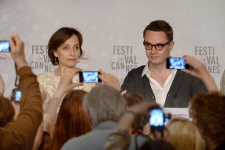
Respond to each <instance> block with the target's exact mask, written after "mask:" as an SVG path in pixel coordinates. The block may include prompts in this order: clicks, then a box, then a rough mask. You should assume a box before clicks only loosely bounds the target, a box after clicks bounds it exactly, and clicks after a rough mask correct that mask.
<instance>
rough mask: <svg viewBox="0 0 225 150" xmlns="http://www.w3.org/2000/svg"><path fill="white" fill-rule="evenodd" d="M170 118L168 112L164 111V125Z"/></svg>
mask: <svg viewBox="0 0 225 150" xmlns="http://www.w3.org/2000/svg"><path fill="white" fill-rule="evenodd" d="M170 119H171V114H170V113H164V126H166V125H167V123H168V122H169V121H170Z"/></svg>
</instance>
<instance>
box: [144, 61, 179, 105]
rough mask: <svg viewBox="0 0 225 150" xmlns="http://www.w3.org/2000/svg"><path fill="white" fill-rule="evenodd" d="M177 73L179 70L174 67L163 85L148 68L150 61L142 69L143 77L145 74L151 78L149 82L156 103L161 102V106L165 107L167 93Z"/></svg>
mask: <svg viewBox="0 0 225 150" xmlns="http://www.w3.org/2000/svg"><path fill="white" fill-rule="evenodd" d="M176 73H177V70H176V69H172V71H171V74H170V75H169V76H168V78H167V79H166V82H165V84H164V87H162V86H161V85H160V84H159V83H158V82H157V81H156V80H155V79H153V78H151V77H150V76H151V72H150V70H149V68H148V63H147V64H146V65H145V68H144V69H143V71H142V75H141V77H143V76H144V75H146V76H147V78H148V79H149V84H150V86H151V88H152V91H153V93H154V95H155V99H156V103H157V104H159V105H160V106H161V107H164V104H165V101H166V96H167V93H168V92H169V90H170V87H171V85H172V83H173V79H174V77H175V75H176Z"/></svg>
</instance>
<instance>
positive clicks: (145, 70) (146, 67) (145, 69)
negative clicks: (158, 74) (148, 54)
mask: <svg viewBox="0 0 225 150" xmlns="http://www.w3.org/2000/svg"><path fill="white" fill-rule="evenodd" d="M148 72H149V73H150V75H151V72H150V70H149V68H148V62H147V64H146V65H145V67H144V69H143V71H142V74H141V77H143V76H144V75H146V74H147V73H148Z"/></svg>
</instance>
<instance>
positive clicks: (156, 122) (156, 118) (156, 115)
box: [150, 109, 164, 126]
mask: <svg viewBox="0 0 225 150" xmlns="http://www.w3.org/2000/svg"><path fill="white" fill-rule="evenodd" d="M150 113H151V114H150V115H151V117H150V125H151V126H163V123H164V118H163V110H162V109H152V110H151V111H150Z"/></svg>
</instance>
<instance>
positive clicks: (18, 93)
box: [15, 91, 21, 102]
mask: <svg viewBox="0 0 225 150" xmlns="http://www.w3.org/2000/svg"><path fill="white" fill-rule="evenodd" d="M20 98H21V91H15V101H16V102H19V101H20Z"/></svg>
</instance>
